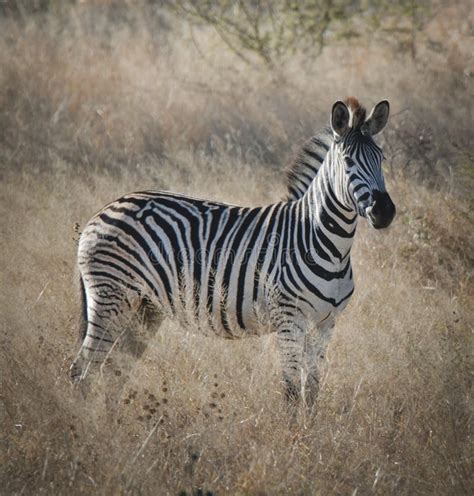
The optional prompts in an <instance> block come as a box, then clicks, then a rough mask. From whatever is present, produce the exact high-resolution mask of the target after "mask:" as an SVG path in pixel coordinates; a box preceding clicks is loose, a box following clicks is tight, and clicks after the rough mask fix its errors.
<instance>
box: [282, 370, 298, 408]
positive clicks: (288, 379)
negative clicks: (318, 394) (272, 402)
mask: <svg viewBox="0 0 474 496" xmlns="http://www.w3.org/2000/svg"><path fill="white" fill-rule="evenodd" d="M295 372H296V371H295ZM283 385H284V392H285V399H286V401H287V403H288V404H290V405H292V404H296V403H298V401H299V399H300V398H301V380H300V378H299V377H298V376H297V374H296V373H289V372H288V371H286V372H283Z"/></svg>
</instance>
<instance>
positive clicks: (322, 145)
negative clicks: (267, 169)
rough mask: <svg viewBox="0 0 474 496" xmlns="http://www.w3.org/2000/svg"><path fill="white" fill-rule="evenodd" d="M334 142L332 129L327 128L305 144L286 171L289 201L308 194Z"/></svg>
mask: <svg viewBox="0 0 474 496" xmlns="http://www.w3.org/2000/svg"><path fill="white" fill-rule="evenodd" d="M332 140H333V135H332V132H331V129H330V128H325V129H323V130H322V131H321V132H319V133H318V134H316V135H314V136H313V137H312V138H310V139H309V140H307V141H305V142H304V143H303V146H302V147H301V149H300V151H299V152H298V153H297V155H296V158H295V159H294V161H293V162H292V163H291V164H290V165H289V166H288V168H287V170H286V180H287V187H288V195H287V196H286V200H287V201H293V200H298V199H300V198H301V197H302V196H303V195H304V194H305V193H306V191H307V190H308V188H309V185H310V184H311V182H312V181H313V179H314V178H315V177H316V175H317V173H318V171H319V169H320V167H321V165H322V164H323V162H324V159H325V157H326V154H327V152H328V150H329V148H330V147H331V143H332Z"/></svg>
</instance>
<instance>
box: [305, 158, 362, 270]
mask: <svg viewBox="0 0 474 496" xmlns="http://www.w3.org/2000/svg"><path fill="white" fill-rule="evenodd" d="M324 165H325V166H324V167H322V168H321V170H320V171H319V173H318V175H317V176H316V177H315V179H314V180H313V182H312V183H311V186H310V187H309V189H308V191H307V192H306V194H305V195H304V196H303V198H301V200H300V201H301V214H302V215H303V216H304V217H305V218H306V219H307V220H306V222H307V223H309V226H310V229H311V231H312V236H311V237H310V238H308V239H309V242H308V246H307V250H308V251H310V252H311V254H312V256H313V257H315V260H317V261H318V260H319V261H321V263H324V261H326V262H330V263H333V264H340V263H341V262H345V261H346V260H347V259H348V257H349V254H350V251H351V248H352V243H353V241H354V235H355V231H356V227H357V213H356V212H355V211H354V210H351V209H348V208H347V207H345V206H344V205H343V204H342V203H341V202H340V201H339V200H338V199H337V197H336V194H335V190H336V188H335V185H334V184H333V182H334V180H333V179H332V175H331V174H329V173H328V168H327V166H326V164H324Z"/></svg>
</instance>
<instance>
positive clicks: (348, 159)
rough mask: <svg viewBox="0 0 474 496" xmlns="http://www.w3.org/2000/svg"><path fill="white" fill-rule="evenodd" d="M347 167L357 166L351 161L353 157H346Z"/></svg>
mask: <svg viewBox="0 0 474 496" xmlns="http://www.w3.org/2000/svg"><path fill="white" fill-rule="evenodd" d="M346 165H347V166H348V167H352V166H353V165H355V162H354V161H353V160H352V159H351V157H346Z"/></svg>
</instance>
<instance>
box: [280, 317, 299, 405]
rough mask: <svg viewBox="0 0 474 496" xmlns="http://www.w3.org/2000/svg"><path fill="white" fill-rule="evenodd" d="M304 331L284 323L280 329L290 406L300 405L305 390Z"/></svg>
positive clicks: (281, 355)
mask: <svg viewBox="0 0 474 496" xmlns="http://www.w3.org/2000/svg"><path fill="white" fill-rule="evenodd" d="M304 343H305V333H304V329H303V328H302V327H301V326H299V325H298V324H295V323H290V322H284V323H281V324H280V326H279V328H278V347H279V351H280V361H281V367H282V375H283V386H284V391H285V398H286V400H287V401H288V403H289V404H290V405H294V404H296V403H298V401H299V399H300V398H301V396H302V393H303V390H302V386H303V382H302V376H303V354H304Z"/></svg>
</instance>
